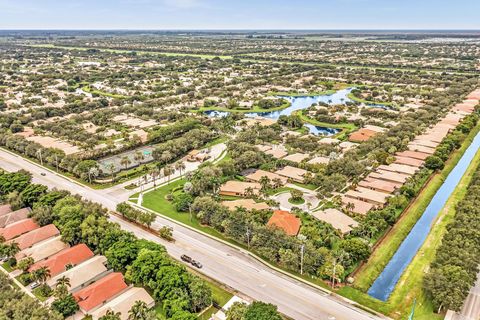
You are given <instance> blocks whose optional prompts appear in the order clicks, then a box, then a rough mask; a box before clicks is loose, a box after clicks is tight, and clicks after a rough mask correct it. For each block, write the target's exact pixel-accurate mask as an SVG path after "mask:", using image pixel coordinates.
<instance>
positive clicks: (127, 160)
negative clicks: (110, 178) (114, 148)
mask: <svg viewBox="0 0 480 320" xmlns="http://www.w3.org/2000/svg"><path fill="white" fill-rule="evenodd" d="M130 163H132V160H130V158H129V157H127V156H125V157H122V159H121V160H120V164H121V165H122V166H125V170H127V167H128V165H129V164H130Z"/></svg>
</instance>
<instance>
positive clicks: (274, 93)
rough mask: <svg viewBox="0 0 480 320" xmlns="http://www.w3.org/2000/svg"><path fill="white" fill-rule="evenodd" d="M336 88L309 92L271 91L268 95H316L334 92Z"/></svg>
mask: <svg viewBox="0 0 480 320" xmlns="http://www.w3.org/2000/svg"><path fill="white" fill-rule="evenodd" d="M335 92H336V91H335V90H326V91H314V92H308V93H299V92H279V91H274V92H269V93H268V95H270V96H280V97H315V96H325V95H331V94H334V93H335Z"/></svg>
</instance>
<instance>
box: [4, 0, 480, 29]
mask: <svg viewBox="0 0 480 320" xmlns="http://www.w3.org/2000/svg"><path fill="white" fill-rule="evenodd" d="M0 29H150V30H152V29H158V30H165V29H173V30H179V29H186V30H193V29H203V30H204V29H310V30H313V29H477V30H478V29H480V0H290V1H287V0H231V1H230V0H116V1H115V0H0Z"/></svg>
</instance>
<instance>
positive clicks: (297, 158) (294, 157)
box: [283, 152, 309, 163]
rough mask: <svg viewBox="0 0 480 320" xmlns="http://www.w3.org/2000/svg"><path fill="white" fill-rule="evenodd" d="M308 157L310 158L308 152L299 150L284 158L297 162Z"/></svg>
mask: <svg viewBox="0 0 480 320" xmlns="http://www.w3.org/2000/svg"><path fill="white" fill-rule="evenodd" d="M308 158H309V155H308V154H305V153H298V152H297V153H294V154H290V155H288V156H286V157H285V158H283V160H287V161H291V162H295V163H300V162H302V161H303V160H305V159H308Z"/></svg>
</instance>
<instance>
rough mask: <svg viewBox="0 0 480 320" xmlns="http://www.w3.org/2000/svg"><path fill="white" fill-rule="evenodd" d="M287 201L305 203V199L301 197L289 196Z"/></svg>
mask: <svg viewBox="0 0 480 320" xmlns="http://www.w3.org/2000/svg"><path fill="white" fill-rule="evenodd" d="M288 202H290V203H291V204H304V203H305V199H303V198H301V199H293V198H289V199H288Z"/></svg>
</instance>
